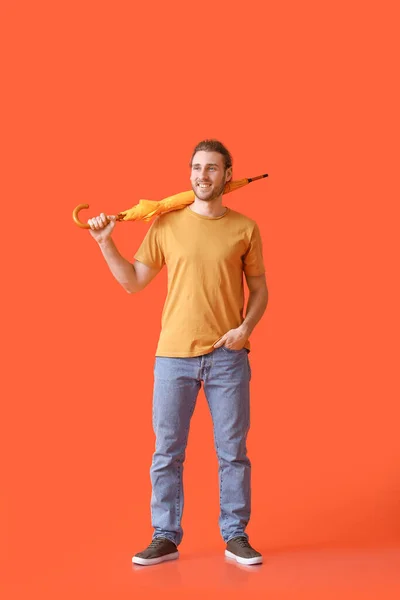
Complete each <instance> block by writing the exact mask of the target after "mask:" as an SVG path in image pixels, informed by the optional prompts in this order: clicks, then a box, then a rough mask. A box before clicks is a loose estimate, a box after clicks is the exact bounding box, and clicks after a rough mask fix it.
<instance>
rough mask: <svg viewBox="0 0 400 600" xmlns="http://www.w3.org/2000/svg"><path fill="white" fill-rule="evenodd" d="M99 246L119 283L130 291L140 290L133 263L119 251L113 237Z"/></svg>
mask: <svg viewBox="0 0 400 600" xmlns="http://www.w3.org/2000/svg"><path fill="white" fill-rule="evenodd" d="M99 247H100V250H101V252H102V254H103V256H104V258H105V260H106V263H107V264H108V267H109V269H110V271H111V273H112V274H113V275H114V277H115V279H116V280H117V281H118V283H120V284H121V285H122V287H123V288H124V289H125V290H126V291H127V292H129V293H133V292H137V291H139V290H138V288H137V280H136V273H135V269H134V267H133V265H132V263H130V262H129V261H128V260H126V258H124V257H123V256H122V255H121V254H120V253H119V251H118V249H117V247H116V245H115V244H114V241H113V240H112V238H111V237H110V238H108V239H107V240H106V241H105V242H102V243H99Z"/></svg>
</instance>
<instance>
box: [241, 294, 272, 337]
mask: <svg viewBox="0 0 400 600" xmlns="http://www.w3.org/2000/svg"><path fill="white" fill-rule="evenodd" d="M267 304H268V289H267V288H261V289H259V290H256V291H254V292H250V294H249V300H248V303H247V309H246V317H245V319H244V321H243V323H242V324H241V326H240V328H241V329H242V330H243V331H244V332H245V334H246V337H250V334H251V332H252V331H253V329H254V327H255V326H256V325H257V323H258V322H259V320H260V319H261V317H262V316H263V314H264V312H265V309H266V308H267Z"/></svg>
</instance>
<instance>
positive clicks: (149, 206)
mask: <svg viewBox="0 0 400 600" xmlns="http://www.w3.org/2000/svg"><path fill="white" fill-rule="evenodd" d="M264 177H268V173H265V174H264V175H258V177H251V178H245V179H238V180H237V181H229V182H228V183H227V184H226V185H225V188H224V191H223V193H224V194H229V192H233V191H234V190H237V189H238V188H241V187H243V186H244V185H247V184H248V183H251V182H252V181H256V180H257V179H263V178H264ZM194 199H195V195H194V192H193V191H192V190H190V191H188V192H181V193H180V194H175V195H174V196H168V198H164V199H163V200H139V204H135V206H133V207H132V208H129V209H128V210H124V211H122V212H120V213H118V215H117V221H140V220H141V221H151V219H152V218H153V217H155V216H156V215H160V214H162V213H167V212H170V211H171V210H179V209H180V208H185V206H187V205H188V204H192V203H193V202H194ZM82 208H89V204H79V206H77V207H76V208H75V209H74V210H73V212H72V218H73V219H74V221H75V223H76V224H77V225H78V227H82V228H83V229H90V226H89V225H88V224H87V223H82V222H81V221H80V220H79V217H78V213H79V211H80V210H81V209H82Z"/></svg>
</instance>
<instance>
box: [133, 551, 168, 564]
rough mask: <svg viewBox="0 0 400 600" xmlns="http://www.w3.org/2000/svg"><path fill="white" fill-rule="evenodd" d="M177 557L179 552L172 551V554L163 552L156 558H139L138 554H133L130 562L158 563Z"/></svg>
mask: <svg viewBox="0 0 400 600" xmlns="http://www.w3.org/2000/svg"><path fill="white" fill-rule="evenodd" d="M176 558H179V552H173V553H172V554H165V555H164V556H158V557H157V558H141V557H140V556H133V557H132V562H133V563H135V564H136V565H144V566H146V565H158V564H159V563H162V562H165V561H167V560H175V559H176Z"/></svg>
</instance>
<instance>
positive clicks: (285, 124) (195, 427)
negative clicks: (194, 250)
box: [0, 1, 400, 598]
mask: <svg viewBox="0 0 400 600" xmlns="http://www.w3.org/2000/svg"><path fill="white" fill-rule="evenodd" d="M394 7H395V3H389V2H380V3H377V2H375V3H368V4H367V5H366V4H365V3H362V2H354V3H350V4H349V3H347V2H339V3H338V2H335V3H328V4H326V3H321V2H316V1H315V2H310V1H306V2H302V3H297V2H279V3H278V2H275V3H264V2H252V1H250V2H246V4H245V5H241V4H237V5H235V4H232V3H229V2H225V1H224V2H219V3H211V2H208V1H204V2H202V3H193V4H187V3H186V2H183V1H182V2H177V1H174V2H172V3H168V4H161V3H159V4H158V3H152V2H148V3H140V4H138V5H135V4H134V3H133V2H115V3H111V2H96V3H95V2H83V3H81V2H68V3H67V2H62V3H59V2H43V1H39V2H36V3H28V2H8V1H6V2H4V3H2V8H1V22H2V28H4V30H3V32H2V35H1V36H0V37H1V39H2V42H1V44H2V49H3V52H2V55H3V59H5V60H4V62H3V67H2V68H3V75H2V80H3V83H4V84H5V85H4V88H5V89H4V92H3V94H2V96H3V98H2V100H3V103H4V106H3V110H2V113H3V115H2V117H3V126H2V129H3V134H2V146H3V158H2V167H3V176H2V183H1V187H2V197H3V204H2V206H3V209H2V210H3V215H2V216H3V219H2V223H3V227H2V236H1V237H2V245H3V246H4V247H3V250H2V258H3V286H4V287H3V295H2V296H3V297H2V300H3V323H2V338H3V344H2V346H3V351H4V358H3V368H4V375H3V385H2V388H3V394H4V395H3V408H2V413H3V415H4V419H2V421H3V423H2V429H3V430H4V431H3V435H2V442H1V443H2V445H4V448H3V457H4V458H5V459H6V460H5V464H4V477H3V481H4V485H3V486H2V491H1V497H0V506H1V509H2V510H1V514H2V517H1V519H2V524H3V526H4V527H3V530H4V531H5V533H6V535H5V536H2V542H1V544H2V548H1V551H2V559H3V562H2V564H3V565H4V566H5V568H6V570H7V577H9V582H10V584H12V586H14V587H11V588H10V589H12V590H13V592H12V593H11V592H10V594H11V595H10V597H14V596H13V594H14V595H15V597H17V596H18V594H19V592H21V595H22V596H23V595H24V594H23V593H22V592H23V590H25V591H26V590H28V589H29V586H30V585H36V584H38V585H39V582H41V584H43V585H42V588H41V597H43V596H44V595H45V590H46V589H47V588H46V585H50V583H44V582H46V581H47V582H48V581H49V579H48V578H49V577H52V576H53V575H54V573H57V572H59V571H60V569H61V570H62V568H63V565H64V567H65V566H66V565H68V564H69V562H68V561H70V560H75V558H76V557H77V556H78V557H79V556H81V557H82V556H90V557H100V555H101V556H102V557H103V559H104V560H105V557H107V549H109V548H114V549H116V548H117V549H118V552H120V557H121V561H125V562H126V561H128V562H127V564H129V561H130V558H131V555H132V554H134V553H135V552H137V551H138V550H139V549H142V547H144V546H145V545H147V543H148V541H149V540H150V536H151V532H152V529H151V524H150V509H149V501H150V479H149V467H150V463H151V455H152V452H153V448H154V437H153V433H152V429H151V396H152V383H153V381H152V375H153V363H154V353H155V347H156V344H157V340H158V334H159V328H160V317H161V310H162V306H163V302H164V298H165V293H166V273H165V272H162V273H161V274H160V275H159V276H158V278H157V279H156V280H155V281H153V282H152V284H150V286H149V287H148V288H147V289H146V290H144V291H143V292H142V293H140V294H138V295H136V296H129V295H127V294H126V293H125V292H124V291H123V290H122V288H120V287H119V285H118V284H117V283H116V282H115V281H114V280H113V278H112V276H111V274H110V273H109V271H108V268H107V266H106V264H105V263H104V261H103V259H102V256H101V254H100V251H99V249H98V248H97V246H96V244H95V242H94V241H93V240H92V239H91V237H90V235H89V233H88V232H86V231H83V230H80V229H78V228H77V227H76V226H75V225H74V224H73V222H72V218H71V212H72V209H73V208H74V206H76V205H77V204H79V203H81V202H87V203H89V204H90V211H88V212H87V214H85V213H83V214H82V217H83V216H84V215H85V218H88V217H89V216H91V215H93V214H98V213H99V212H100V211H102V210H104V211H107V212H109V213H112V212H118V211H119V210H124V209H127V208H129V207H130V206H132V205H133V204H136V203H137V202H138V200H139V199H140V198H149V199H161V198H163V197H165V196H167V195H171V194H173V193H175V192H179V191H183V190H186V189H190V183H189V168H188V161H189V159H190V156H191V152H192V149H193V147H194V145H195V144H196V143H197V142H198V141H199V140H201V139H203V138H206V137H215V138H218V139H221V141H223V142H224V143H225V144H226V145H227V147H228V148H229V149H230V151H231V152H232V154H233V158H234V173H233V174H234V178H242V177H252V176H256V175H259V174H261V173H263V172H268V173H269V178H268V179H265V180H262V181H257V182H255V183H252V184H251V185H249V186H247V187H246V188H243V189H241V190H239V191H236V192H234V193H232V194H230V195H229V196H226V199H225V202H226V205H228V206H230V207H232V208H233V209H235V210H239V211H241V212H243V213H245V214H247V215H248V216H250V217H252V218H255V219H256V220H257V222H258V224H259V226H260V230H261V233H262V237H263V241H264V258H265V265H266V271H267V282H268V288H269V296H270V298H269V305H268V308H267V311H266V313H265V315H264V317H263V319H262V321H261V322H260V323H259V325H258V326H257V328H256V330H255V331H254V333H253V335H252V337H251V341H252V352H251V354H250V360H251V364H252V370H253V379H252V427H251V432H250V437H249V455H250V458H251V459H252V464H253V479H252V494H253V512H252V520H251V523H250V525H249V528H248V532H249V534H250V538H251V540H252V541H253V542H254V545H255V546H256V547H262V548H263V549H264V550H268V548H270V549H283V548H293V547H299V546H316V547H320V546H322V547H324V546H329V545H332V544H333V545H335V544H340V545H346V546H352V545H364V546H365V545H366V546H368V545H380V544H385V545H388V544H389V545H390V544H396V543H399V541H400V525H399V492H400V480H399V458H400V441H399V435H398V431H399V408H398V406H399V397H400V396H399V377H398V364H399V355H398V347H399V316H398V314H399V300H400V298H399V283H398V264H399V263H398V259H399V253H398V238H399V235H398V216H399V214H398V212H399V211H398V204H399V193H398V192H399V186H398V154H397V156H396V151H398V139H399V138H398V106H399V98H398V92H397V89H396V80H397V79H398V72H397V70H396V68H395V64H396V63H395V60H396V56H397V51H398V49H397V43H396V42H395V35H396V36H397V33H398V31H397V26H396V19H395V11H394ZM395 170H396V171H397V175H396V174H395ZM395 175H396V177H395ZM148 227H149V225H148V224H146V223H123V224H119V225H118V226H117V228H116V231H115V240H116V243H117V245H118V247H119V249H120V251H121V252H122V253H123V254H124V255H125V256H126V257H127V258H131V257H132V256H133V254H134V252H135V251H136V249H137V247H138V246H139V244H140V242H141V240H142V239H143V236H144V234H145V232H146V230H147V229H148ZM205 243H206V240H205ZM218 508H219V504H218V475H217V461H216V456H215V451H214V447H213V437H212V427H211V418H210V415H209V413H208V410H207V408H206V403H205V398H204V396H203V392H201V394H200V396H199V400H198V404H197V408H196V411H195V414H194V417H193V421H192V427H191V433H190V436H189V446H188V451H187V461H186V466H185V512H184V517H183V527H184V531H185V535H184V541H183V544H182V549H184V548H185V547H186V548H187V549H188V551H189V549H191V548H193V549H194V550H196V551H199V552H201V551H206V550H207V549H209V548H216V549H219V550H220V551H221V552H222V550H223V547H224V546H223V542H222V539H221V538H220V534H219V530H218V525H217V518H218ZM93 561H94V564H95V559H94V558H93ZM22 565H23V567H22ZM21 569H22V571H23V576H22V579H21ZM93 569H95V567H94V566H93ZM111 579H112V576H110V579H109V580H108V579H107V581H103V582H102V584H101V587H102V590H103V591H104V590H106V589H108V588H107V585H108V584H110V583H109V582H110V581H111ZM107 582H108V583H107ZM75 583H76V585H77V588H76V589H77V590H79V581H78V580H77V581H76V582H75ZM68 585H69V584H68ZM71 585H72V584H71ZM99 585H100V584H99ZM110 585H111V584H110ZM24 586H26V589H25V587H24ZM48 589H50V588H48ZM63 589H64V591H65V594H66V596H68V593H67V588H66V587H64V588H63ZM71 589H72V588H71ZM132 589H133V588H132ZM100 591H101V590H100V589H99V590H98V595H97V597H100V595H101V594H100ZM131 592H132V590H131ZM60 594H62V591H61V592H59V593H58V597H60ZM81 594H82V597H88V596H87V591H86V592H84V590H83V588H82V589H81ZM74 595H75V597H77V596H79V591H75V592H74ZM25 597H28V596H27V595H25ZM53 597H54V596H53ZM109 597H118V598H120V597H122V593H121V594H120V595H118V594H117V593H116V594H112V595H111V596H109ZM127 597H128V596H127ZM130 597H131V596H130Z"/></svg>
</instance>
